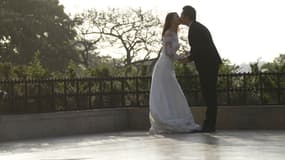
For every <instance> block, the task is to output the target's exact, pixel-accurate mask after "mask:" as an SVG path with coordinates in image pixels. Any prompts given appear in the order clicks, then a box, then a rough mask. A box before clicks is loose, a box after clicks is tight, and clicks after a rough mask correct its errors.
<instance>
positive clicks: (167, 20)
mask: <svg viewBox="0 0 285 160" xmlns="http://www.w3.org/2000/svg"><path fill="white" fill-rule="evenodd" d="M175 15H178V14H177V13H176V12H170V13H168V14H167V15H166V18H165V21H164V27H163V31H162V36H163V35H164V33H165V32H166V31H167V30H168V29H169V28H170V27H171V24H172V21H173V18H174V16H175Z"/></svg>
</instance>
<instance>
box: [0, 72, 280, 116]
mask: <svg viewBox="0 0 285 160" xmlns="http://www.w3.org/2000/svg"><path fill="white" fill-rule="evenodd" d="M178 80H179V82H180V84H181V86H182V88H183V90H184V93H185V95H186V97H187V99H188V102H189V103H190V104H191V106H201V105H204V101H203V97H202V93H201V89H200V84H199V77H198V76H197V75H192V76H178ZM150 84H151V77H112V78H78V79H45V80H43V79H37V80H2V81H0V90H1V93H3V94H0V96H1V95H2V98H0V112H1V113H8V114H17V113H42V112H58V111H69V110H86V109H95V108H98V109H99V108H114V107H147V106H148V99H149V89H150ZM217 92H218V103H219V105H228V106H230V105H267V104H271V105H281V104H285V73H258V74H252V73H237V74H221V75H219V79H218V91H217ZM4 93H5V94H4Z"/></svg>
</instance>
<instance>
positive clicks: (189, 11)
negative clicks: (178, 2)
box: [182, 5, 196, 21]
mask: <svg viewBox="0 0 285 160" xmlns="http://www.w3.org/2000/svg"><path fill="white" fill-rule="evenodd" d="M182 14H183V15H184V16H186V17H189V18H190V19H191V20H192V21H196V10H195V8H194V7H192V6H189V5H188V6H184V7H183V11H182Z"/></svg>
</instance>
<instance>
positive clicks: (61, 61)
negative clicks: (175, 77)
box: [0, 0, 77, 71]
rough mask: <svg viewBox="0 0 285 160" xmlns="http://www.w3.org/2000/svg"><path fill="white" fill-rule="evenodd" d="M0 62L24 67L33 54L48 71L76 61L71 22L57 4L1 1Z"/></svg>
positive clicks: (42, 0) (31, 0)
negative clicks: (37, 53)
mask: <svg viewBox="0 0 285 160" xmlns="http://www.w3.org/2000/svg"><path fill="white" fill-rule="evenodd" d="M0 9H1V12H0V19H1V21H0V62H11V63H13V64H20V65H26V64H28V63H30V62H31V61H32V59H33V57H34V55H35V53H36V51H39V52H40V53H41V54H40V56H39V57H38V58H39V60H40V61H41V62H42V64H43V66H45V67H47V68H48V69H49V70H51V71H56V70H61V71H62V70H64V68H65V67H66V65H67V64H68V62H69V60H70V59H74V60H77V55H76V52H75V50H74V48H73V47H72V46H71V42H72V41H73V40H74V37H75V36H76V32H75V30H74V29H73V26H74V23H73V21H72V20H71V19H70V18H69V17H68V15H66V14H65V13H64V10H63V6H60V5H59V2H58V0H39V1H37V0H1V3H0Z"/></svg>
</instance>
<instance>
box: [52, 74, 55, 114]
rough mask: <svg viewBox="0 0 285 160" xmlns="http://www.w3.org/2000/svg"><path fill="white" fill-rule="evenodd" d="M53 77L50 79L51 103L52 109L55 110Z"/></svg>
mask: <svg viewBox="0 0 285 160" xmlns="http://www.w3.org/2000/svg"><path fill="white" fill-rule="evenodd" d="M54 82H55V80H54V79H51V103H52V111H55V110H56V105H55V92H54V90H55V89H54Z"/></svg>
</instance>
